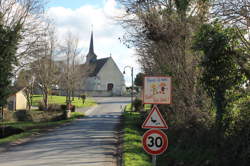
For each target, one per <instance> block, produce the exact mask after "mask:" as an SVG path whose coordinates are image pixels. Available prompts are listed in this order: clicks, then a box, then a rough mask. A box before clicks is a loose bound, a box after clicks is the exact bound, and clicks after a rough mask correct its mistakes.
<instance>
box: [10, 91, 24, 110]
mask: <svg viewBox="0 0 250 166" xmlns="http://www.w3.org/2000/svg"><path fill="white" fill-rule="evenodd" d="M24 89H25V88H17V89H13V90H12V91H13V92H12V95H10V96H9V97H8V98H7V108H8V110H9V111H17V110H25V109H26V108H27V98H26V97H25V92H24Z"/></svg>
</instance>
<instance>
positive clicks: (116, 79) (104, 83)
mask: <svg viewBox="0 0 250 166" xmlns="http://www.w3.org/2000/svg"><path fill="white" fill-rule="evenodd" d="M86 63H87V64H88V65H90V66H91V71H90V74H89V76H88V78H87V79H86V80H85V82H84V89H85V90H86V91H87V92H89V93H91V92H92V93H95V94H96V95H95V96H98V94H99V95H100V96H105V94H106V96H107V95H114V96H121V95H123V93H124V92H125V80H124V77H123V74H122V72H121V71H120V70H119V68H118V66H117V65H116V63H115V61H114V59H113V58H112V57H111V56H110V57H107V58H102V59H97V55H96V54H95V53H94V43H93V32H92V33H91V39H90V47H89V52H88V54H87V59H86Z"/></svg>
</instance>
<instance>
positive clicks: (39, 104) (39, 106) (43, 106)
mask: <svg viewBox="0 0 250 166" xmlns="http://www.w3.org/2000/svg"><path fill="white" fill-rule="evenodd" d="M38 109H39V110H41V111H43V110H45V105H44V103H43V102H42V101H40V102H39V103H38Z"/></svg>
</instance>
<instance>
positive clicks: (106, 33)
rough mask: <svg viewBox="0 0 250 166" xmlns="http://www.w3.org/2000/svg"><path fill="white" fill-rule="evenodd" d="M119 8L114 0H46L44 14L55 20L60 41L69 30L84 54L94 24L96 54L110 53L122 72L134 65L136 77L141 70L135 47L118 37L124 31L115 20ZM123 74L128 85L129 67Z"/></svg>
mask: <svg viewBox="0 0 250 166" xmlns="http://www.w3.org/2000/svg"><path fill="white" fill-rule="evenodd" d="M122 12H123V10H122V9H121V8H118V3H117V2H116V0H49V3H48V5H47V14H48V16H49V17H50V18H51V19H52V20H53V21H54V23H55V26H56V32H57V36H58V38H59V41H63V39H64V37H65V36H66V35H65V34H67V33H68V32H71V33H72V34H73V35H75V36H77V37H78V38H79V47H80V50H81V53H82V55H86V54H87V53H88V49H89V42H90V35H91V30H92V27H93V33H94V49H95V53H96V54H97V58H104V57H109V56H112V58H113V59H114V61H115V62H116V63H117V65H118V67H119V69H120V71H121V72H123V71H124V67H125V66H130V67H133V68H134V77H135V76H136V74H137V73H138V72H139V71H140V66H139V64H138V62H137V59H136V56H135V51H134V50H133V49H132V48H130V49H129V48H127V47H126V46H124V45H123V44H122V43H121V42H120V41H119V39H118V38H122V37H123V35H124V33H125V30H124V29H123V28H122V27H121V25H119V23H118V22H117V21H116V20H115V18H116V17H117V16H121V15H122ZM92 25H93V26H92ZM84 61H85V59H83V58H82V62H84ZM124 78H125V82H126V85H127V86H130V85H131V68H126V74H125V75H124Z"/></svg>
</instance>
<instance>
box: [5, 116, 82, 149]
mask: <svg viewBox="0 0 250 166" xmlns="http://www.w3.org/2000/svg"><path fill="white" fill-rule="evenodd" d="M81 117H84V114H83V113H80V112H73V113H71V118H69V119H66V120H60V121H53V122H0V126H11V127H14V128H20V129H23V130H24V132H22V133H20V134H16V135H12V136H9V137H5V138H2V139H0V144H3V143H8V142H12V141H16V140H18V139H22V138H25V137H28V136H31V135H35V134H37V133H39V132H42V131H44V129H47V128H51V127H56V126H58V125H62V124H65V123H68V122H71V121H72V120H75V119H77V118H81Z"/></svg>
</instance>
